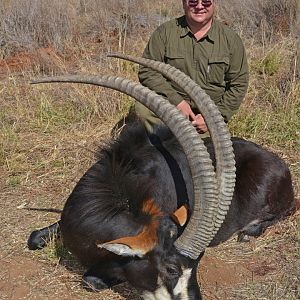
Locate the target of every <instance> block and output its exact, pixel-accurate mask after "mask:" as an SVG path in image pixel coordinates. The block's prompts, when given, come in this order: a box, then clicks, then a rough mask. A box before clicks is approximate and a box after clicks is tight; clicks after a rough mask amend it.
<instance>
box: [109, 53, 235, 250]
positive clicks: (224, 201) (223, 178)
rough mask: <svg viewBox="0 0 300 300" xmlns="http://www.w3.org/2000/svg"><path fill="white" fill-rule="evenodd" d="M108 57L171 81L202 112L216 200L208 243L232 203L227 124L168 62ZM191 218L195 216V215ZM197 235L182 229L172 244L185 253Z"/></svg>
mask: <svg viewBox="0 0 300 300" xmlns="http://www.w3.org/2000/svg"><path fill="white" fill-rule="evenodd" d="M108 56H110V57H117V58H121V59H125V60H129V61H132V62H135V63H138V64H140V65H143V66H145V67H149V68H151V69H153V70H155V71H158V72H159V73H161V74H162V75H163V76H165V77H166V78H168V79H170V80H172V81H174V82H175V83H176V84H177V85H178V86H179V87H180V88H181V89H182V90H184V91H185V92H186V94H187V95H188V96H189V97H190V98H191V99H192V101H194V103H195V104H196V106H197V108H198V110H199V111H200V112H201V114H202V115H203V117H204V119H205V122H206V124H207V127H208V130H209V132H210V135H211V138H212V141H213V145H214V149H215V155H216V162H217V163H216V173H217V182H218V198H217V199H218V200H217V201H213V202H212V203H211V209H212V210H213V211H212V212H211V214H210V217H211V219H212V226H213V227H214V228H213V229H212V230H211V229H210V231H211V237H210V239H207V241H206V245H205V246H208V245H209V243H210V242H211V240H212V239H213V237H214V236H215V234H216V233H217V231H218V229H219V228H220V227H221V225H222V223H223V221H224V219H225V216H226V214H227V211H228V209H229V206H230V204H231V200H232V196H233V192H234V186H235V160H234V153H233V147H232V142H231V140H230V134H229V131H228V128H227V125H226V124H225V122H224V119H223V117H222V115H221V113H220V111H219V109H218V108H217V106H216V105H215V103H214V102H213V101H212V100H211V99H210V97H209V96H208V95H207V94H206V93H205V92H204V91H203V90H202V89H201V88H200V86H199V85H198V84H196V83H195V82H194V81H193V80H192V79H191V78H190V77H189V76H187V75H186V74H184V73H183V72H181V71H180V70H178V69H176V68H174V67H172V66H170V65H168V64H165V63H162V62H159V61H155V60H150V59H146V58H136V57H132V56H129V55H124V54H119V53H110V54H109V55H108ZM198 138H199V137H198ZM195 200H196V199H195ZM193 217H196V216H195V214H194V216H193ZM199 234H200V233H198V228H195V230H194V231H193V232H189V231H188V230H185V231H184V234H182V235H181V237H179V238H178V239H177V241H176V243H175V245H176V247H177V248H178V250H179V251H181V252H182V253H185V251H186V250H185V249H186V247H189V248H190V247H193V244H192V243H190V236H193V235H199Z"/></svg>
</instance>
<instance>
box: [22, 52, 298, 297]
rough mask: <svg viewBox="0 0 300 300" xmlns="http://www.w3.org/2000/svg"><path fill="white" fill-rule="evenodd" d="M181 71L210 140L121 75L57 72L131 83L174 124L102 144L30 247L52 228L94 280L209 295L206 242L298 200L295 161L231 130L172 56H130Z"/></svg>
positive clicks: (269, 219) (174, 75)
mask: <svg viewBox="0 0 300 300" xmlns="http://www.w3.org/2000/svg"><path fill="white" fill-rule="evenodd" d="M122 57H123V58H126V59H130V60H132V61H136V62H138V63H141V64H144V65H146V66H148V67H152V68H153V69H156V70H157V71H158V72H161V73H162V74H163V75H164V76H165V77H168V78H169V79H171V80H174V81H176V82H177V83H178V85H180V86H181V87H182V89H184V90H185V92H186V93H187V94H188V95H189V96H190V97H191V99H193V101H195V103H196V104H197V106H198V108H199V111H200V112H201V114H202V115H203V116H204V118H205V121H206V123H207V125H208V128H209V131H210V135H211V138H209V139H205V140H204V142H203V141H202V140H201V139H200V138H199V135H198V134H197V132H196V130H195V129H194V128H193V126H192V125H191V124H190V122H189V121H188V120H186V119H185V117H184V116H182V115H181V113H180V112H179V111H178V110H177V109H176V108H175V107H174V106H172V105H171V104H169V103H168V101H166V100H165V99H164V98H162V97H160V96H158V95H157V94H155V93H154V92H152V91H150V90H148V89H147V88H145V87H143V86H141V85H140V84H137V83H133V82H131V81H129V80H126V79H123V78H117V77H113V76H103V77H99V76H96V77H90V76H68V77H52V78H46V79H42V80H39V81H36V83H37V82H77V83H78V82H79V83H86V84H94V85H100V86H105V87H110V88H113V89H116V90H119V91H121V92H124V93H127V94H128V95H130V96H132V97H134V98H135V99H136V100H137V101H140V102H141V103H143V104H144V105H146V106H147V107H148V108H150V109H151V110H152V111H153V112H154V113H155V114H156V115H158V116H159V117H160V118H161V120H162V121H163V122H164V123H165V124H166V125H167V126H168V127H169V129H170V131H171V133H170V131H168V130H166V129H165V128H159V129H158V130H157V132H156V133H155V134H152V135H148V134H147V133H146V132H145V130H144V128H143V126H142V125H141V124H140V123H139V122H137V123H133V124H131V125H128V126H126V127H125V129H123V131H122V132H121V134H120V136H119V137H118V138H117V139H116V140H112V141H111V144H110V145H109V146H107V147H106V148H102V149H99V151H98V155H97V162H96V163H95V164H94V165H93V166H92V167H91V168H90V169H89V170H88V171H87V172H86V173H85V174H84V175H83V177H82V178H81V179H80V180H79V182H78V183H77V185H76V186H75V188H74V190H73V192H72V193H71V195H70V196H69V198H68V199H67V201H66V203H65V206H64V209H63V212H62V215H61V219H60V221H58V222H57V223H55V224H53V225H51V226H49V227H45V228H43V229H40V230H36V231H34V232H32V233H31V235H30V237H29V240H28V246H29V248H30V249H37V248H42V247H43V246H45V243H46V242H47V240H48V239H49V236H51V235H53V234H54V233H57V234H61V235H62V238H63V243H64V245H65V247H67V249H68V250H69V251H71V252H72V253H73V254H74V255H75V256H76V257H77V258H78V259H79V260H80V261H81V262H82V264H84V265H85V266H86V267H87V271H86V273H85V274H84V275H83V282H84V283H85V284H87V285H89V286H92V287H93V288H95V289H98V290H99V289H104V288H108V287H111V286H113V285H115V284H118V283H120V282H123V281H129V282H130V283H131V284H132V285H133V286H134V287H136V288H138V289H140V290H141V294H142V295H143V297H144V299H155V300H159V299H164V300H167V299H172V300H177V299H201V294H200V289H199V285H198V283H197V278H196V272H197V265H198V262H199V260H200V258H201V256H202V254H203V253H204V250H205V248H206V247H207V246H215V245H218V244H219V243H221V242H223V241H225V240H227V239H228V238H229V237H231V236H232V235H233V234H234V233H240V234H242V235H252V236H258V235H260V234H261V233H262V232H263V231H264V230H265V228H267V227H268V226H269V225H271V224H273V223H275V222H276V221H278V220H280V219H281V218H283V217H285V216H287V215H288V214H289V213H290V212H291V211H292V210H293V209H294V207H295V200H294V195H293V188H292V182H291V176H290V172H289V169H288V167H287V165H286V164H285V163H284V162H283V161H282V160H281V159H280V158H279V157H278V156H276V155H274V154H272V153H271V152H269V151H267V150H265V149H263V148H261V147H260V146H258V145H256V144H254V143H251V142H248V141H245V140H242V139H238V138H233V139H230V135H229V133H228V130H227V127H226V125H225V123H224V121H223V118H222V116H221V115H220V113H219V111H218V109H217V108H216V106H215V105H214V104H213V103H212V101H211V100H210V98H209V97H208V96H207V95H206V94H205V93H204V92H203V91H202V90H201V89H200V88H199V87H198V86H197V85H196V84H195V83H194V82H193V81H192V80H191V79H189V78H188V77H187V76H186V75H184V74H182V73H181V72H180V71H178V70H176V69H174V68H173V67H171V66H168V65H164V64H162V63H159V62H153V61H149V60H145V59H136V58H132V57H128V56H122Z"/></svg>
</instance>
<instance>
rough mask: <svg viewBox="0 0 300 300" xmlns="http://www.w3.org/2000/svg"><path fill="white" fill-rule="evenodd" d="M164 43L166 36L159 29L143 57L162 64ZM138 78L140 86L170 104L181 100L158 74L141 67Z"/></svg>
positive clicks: (151, 38) (175, 103)
mask: <svg viewBox="0 0 300 300" xmlns="http://www.w3.org/2000/svg"><path fill="white" fill-rule="evenodd" d="M166 43H167V39H166V34H165V33H164V30H163V28H162V27H159V28H158V29H157V30H156V31H154V33H153V34H152V36H151V37H150V39H149V42H148V44H147V46H146V48H145V50H144V53H143V57H145V58H149V59H153V60H157V61H161V62H164V57H165V49H166ZM138 76H139V81H140V83H141V84H142V85H144V86H146V87H148V88H149V89H151V90H153V91H155V92H156V93H157V94H159V95H161V96H163V97H165V98H167V99H168V100H169V101H170V103H172V104H174V105H177V104H179V103H180V102H181V101H182V100H183V98H182V96H181V95H180V94H178V92H177V91H176V90H175V89H174V88H173V87H172V86H171V84H170V83H169V81H168V80H167V79H166V78H165V77H164V76H162V75H161V74H160V73H158V72H156V71H153V70H152V69H150V68H147V67H143V66H141V67H140V69H139V73H138Z"/></svg>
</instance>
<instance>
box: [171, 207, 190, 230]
mask: <svg viewBox="0 0 300 300" xmlns="http://www.w3.org/2000/svg"><path fill="white" fill-rule="evenodd" d="M188 211H189V210H188V206H187V205H186V204H184V205H182V206H181V207H180V208H178V209H177V210H175V211H174V212H173V213H172V214H171V218H172V219H173V220H174V221H175V222H176V223H177V224H179V225H180V226H184V225H185V223H186V221H187V219H188Z"/></svg>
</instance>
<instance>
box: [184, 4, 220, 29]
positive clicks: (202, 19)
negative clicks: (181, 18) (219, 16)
mask: <svg viewBox="0 0 300 300" xmlns="http://www.w3.org/2000/svg"><path fill="white" fill-rule="evenodd" d="M182 4H183V9H184V12H185V15H186V18H187V21H188V24H189V25H190V26H193V27H198V26H199V25H200V26H205V25H206V24H208V23H210V22H211V21H212V18H213V14H214V10H215V0H182Z"/></svg>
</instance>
